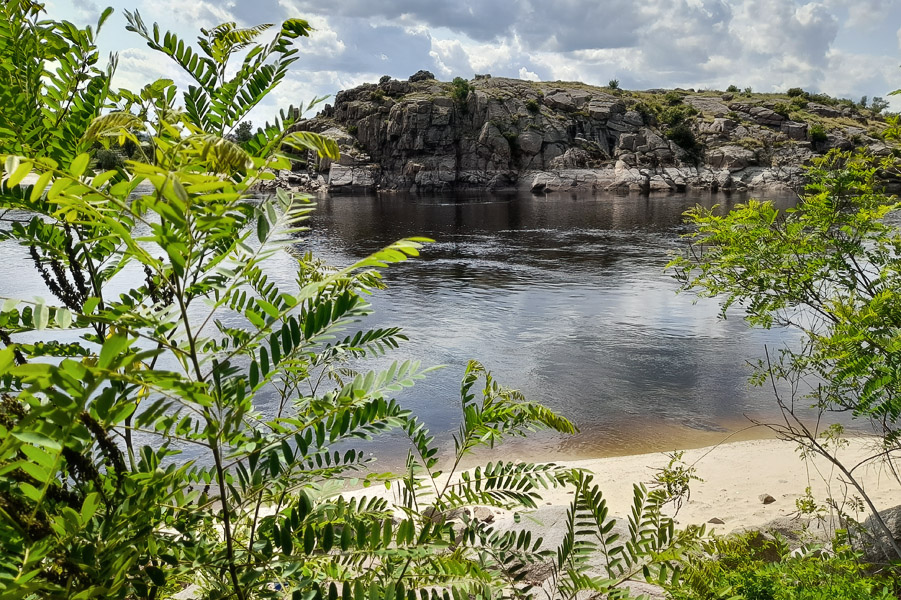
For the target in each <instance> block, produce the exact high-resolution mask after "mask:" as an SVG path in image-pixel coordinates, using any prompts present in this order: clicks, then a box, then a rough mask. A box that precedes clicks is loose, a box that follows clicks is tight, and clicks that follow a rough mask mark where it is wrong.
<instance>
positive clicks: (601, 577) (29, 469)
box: [0, 1, 698, 600]
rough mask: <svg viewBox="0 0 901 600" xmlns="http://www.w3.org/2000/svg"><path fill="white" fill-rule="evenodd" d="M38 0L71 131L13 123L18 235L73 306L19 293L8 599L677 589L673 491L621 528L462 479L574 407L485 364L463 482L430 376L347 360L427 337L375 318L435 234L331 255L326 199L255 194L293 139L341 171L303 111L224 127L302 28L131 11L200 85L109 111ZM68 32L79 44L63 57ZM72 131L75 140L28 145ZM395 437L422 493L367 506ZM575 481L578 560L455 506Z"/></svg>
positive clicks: (519, 473) (5, 35)
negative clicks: (378, 461)
mask: <svg viewBox="0 0 901 600" xmlns="http://www.w3.org/2000/svg"><path fill="white" fill-rule="evenodd" d="M40 9H41V7H40V5H38V4H36V3H32V2H26V1H18V2H16V1H13V2H8V3H5V4H4V5H3V6H2V9H0V10H2V11H4V16H5V17H6V20H7V21H8V23H7V24H8V25H9V27H8V28H7V29H6V30H2V27H0V34H2V35H0V57H2V60H3V63H4V66H5V67H6V69H5V71H4V72H6V73H9V72H10V67H11V65H16V64H20V63H23V62H27V63H28V64H29V65H31V64H32V63H31V62H28V61H34V63H35V64H37V65H39V66H38V67H35V68H36V69H37V71H39V72H40V76H34V77H32V78H31V79H29V80H28V82H30V83H29V85H23V86H22V87H20V88H18V90H19V93H21V94H24V95H25V96H26V98H25V100H26V101H27V102H28V103H31V104H34V105H35V106H37V107H38V112H40V113H41V114H42V115H44V116H45V117H47V115H50V117H53V118H50V117H47V118H41V119H38V120H35V121H28V120H26V121H21V122H17V123H16V124H14V125H15V127H19V129H20V130H21V131H19V130H16V129H15V127H13V126H9V127H7V128H6V129H3V130H2V132H0V133H2V136H0V137H2V143H3V144H4V145H3V146H2V147H3V148H4V150H3V154H2V156H0V163H2V185H0V206H2V209H3V210H4V211H8V212H7V213H5V215H6V216H5V221H4V224H5V227H4V229H3V230H2V233H0V238H2V239H3V240H5V241H8V242H9V241H12V242H16V243H18V244H20V245H21V246H22V247H23V248H25V249H26V251H27V252H28V254H29V255H30V256H31V258H32V260H33V262H34V264H35V268H36V270H37V271H38V273H39V274H40V276H41V277H42V279H43V280H44V282H45V284H46V286H47V288H48V292H49V294H50V295H51V296H52V298H53V299H52V300H51V301H49V302H48V301H45V300H41V299H35V300H25V299H18V298H3V301H4V302H3V305H2V309H0V341H2V349H0V542H2V548H3V552H2V553H0V598H3V599H6V598H93V597H102V598H154V599H156V598H163V597H169V596H171V595H173V594H174V593H175V592H179V591H181V590H183V588H185V587H186V586H189V585H193V586H196V587H195V588H194V589H193V590H189V591H190V592H191V593H192V594H193V595H195V596H198V597H204V598H237V599H239V600H244V599H248V598H266V597H285V596H286V595H287V594H290V595H291V596H292V597H293V598H304V599H313V598H325V597H328V598H329V599H330V600H332V599H335V598H338V597H341V598H342V599H348V600H349V599H350V598H354V599H355V600H356V599H359V598H364V597H366V598H370V599H372V600H375V599H381V598H385V599H387V598H392V599H398V600H399V599H404V598H406V599H408V600H414V599H416V598H420V599H424V598H434V599H438V598H442V599H447V600H450V598H454V599H459V598H464V597H479V598H493V597H526V596H529V595H532V594H534V593H535V592H534V591H533V589H532V588H533V585H534V584H533V583H532V581H531V580H530V579H529V578H527V577H526V574H527V571H528V569H529V568H530V566H531V565H534V564H536V563H539V562H544V563H549V564H550V565H551V568H552V577H551V580H550V582H549V583H547V584H546V586H545V591H546V592H547V593H549V594H550V595H552V596H555V597H562V598H575V597H576V596H577V595H579V594H580V593H582V592H584V591H591V592H596V593H608V592H609V593H611V594H613V595H614V596H622V595H624V594H625V592H624V591H622V590H620V587H621V586H622V584H623V583H624V582H626V581H627V580H629V579H630V578H633V577H638V576H647V577H652V578H655V580H665V579H668V578H670V577H671V576H672V575H673V571H672V570H671V569H669V568H668V565H670V564H671V562H672V561H674V560H676V559H677V558H678V557H679V556H680V552H681V551H682V549H683V548H685V547H689V546H690V545H691V544H692V543H693V541H694V540H695V538H696V536H697V535H698V532H696V531H691V532H688V533H685V532H679V531H677V530H675V528H674V526H673V522H672V520H671V519H669V518H667V517H666V516H664V515H663V513H662V510H661V507H662V505H663V504H664V503H665V502H666V501H667V500H668V498H667V496H666V494H665V493H663V492H662V491H655V492H647V491H646V490H645V489H644V488H642V487H640V486H639V487H638V488H636V493H635V504H634V506H633V509H632V514H631V515H630V516H629V519H628V523H627V530H628V531H627V534H625V535H624V536H623V537H622V539H620V537H618V535H617V534H614V533H612V531H613V528H614V525H615V523H614V520H613V519H612V518H611V517H610V516H609V515H608V514H607V510H606V507H605V503H604V500H603V496H602V495H601V493H600V490H599V489H598V487H597V486H596V485H595V484H594V483H593V479H592V477H591V476H590V475H588V474H585V473H582V472H579V471H572V470H569V469H561V468H559V467H557V466H555V465H549V464H528V463H517V462H503V461H502V462H494V463H490V464H488V465H485V466H483V467H480V468H477V469H474V470H472V471H466V472H462V473H458V472H457V468H458V467H459V465H460V464H461V461H462V460H463V458H464V457H465V456H466V455H467V454H469V453H470V452H472V451H473V450H475V449H476V448H479V447H484V446H488V447H493V446H495V445H496V444H498V443H501V442H502V441H503V440H504V439H506V438H508V437H510V436H518V435H525V434H527V433H528V432H530V431H532V430H535V429H541V428H551V429H554V430H556V431H559V432H562V433H571V432H573V431H574V427H573V426H572V424H570V423H569V421H567V420H566V419H564V418H562V417H560V416H558V415H556V414H554V413H553V412H551V411H550V410H548V409H547V408H545V407H543V406H541V405H539V404H536V403H533V402H529V401H527V400H526V399H525V398H523V397H522V395H521V394H519V393H518V392H515V391H512V390H509V389H507V388H504V387H503V386H501V385H499V384H497V382H495V381H494V380H493V378H492V377H491V375H490V373H489V372H488V371H487V370H486V369H485V368H484V367H482V366H481V365H479V364H478V363H475V362H473V363H470V364H469V366H468V368H467V369H466V372H465V374H464V378H463V384H462V386H461V403H460V409H461V426H460V430H459V432H458V433H457V434H456V435H455V437H454V441H455V447H454V453H453V455H452V463H453V464H452V468H451V469H450V471H449V472H446V473H443V474H442V473H441V470H440V468H439V448H438V447H437V446H436V445H435V443H434V438H433V437H432V436H431V435H430V434H429V432H428V431H427V430H426V429H425V427H424V426H423V425H422V424H421V423H420V422H419V421H417V420H416V418H415V417H414V416H413V415H412V414H410V412H409V411H407V410H405V409H404V408H403V407H402V406H401V405H400V404H399V403H398V402H397V401H396V400H394V399H393V398H392V395H393V394H395V393H397V392H399V391H401V390H403V389H405V388H408V387H410V386H411V385H413V384H414V382H415V381H416V380H418V379H421V378H422V377H423V376H424V375H425V373H426V372H427V371H428V369H423V368H421V366H420V364H419V363H418V362H416V361H403V362H394V363H391V364H390V365H389V366H387V367H386V368H384V369H383V370H379V371H363V370H360V369H357V370H351V369H350V365H349V363H348V361H349V360H353V361H356V363H359V362H360V361H363V360H364V359H366V358H367V357H372V356H381V355H383V354H384V353H385V352H387V351H389V350H393V349H394V348H396V347H398V346H399V344H400V343H401V342H402V341H403V340H404V339H405V338H404V336H403V333H402V332H401V331H400V329H398V328H381V329H365V328H361V325H359V321H360V319H362V318H363V317H364V316H365V315H366V314H368V312H369V311H370V307H369V304H368V303H367V302H366V300H365V298H366V296H367V295H369V294H371V293H373V292H375V291H376V290H378V289H379V288H381V287H382V282H381V276H380V271H381V270H382V269H384V268H386V267H387V266H389V265H391V264H394V263H398V262H402V261H404V260H406V259H408V258H409V257H412V256H416V255H417V254H418V252H419V249H420V247H421V245H422V244H423V243H425V242H426V241H427V240H424V239H419V238H410V239H404V240H400V241H398V242H396V243H394V244H392V245H391V246H389V247H387V248H384V249H382V250H380V251H378V252H375V253H374V254H372V255H370V256H368V257H366V258H363V259H362V260H360V261H358V262H356V263H354V264H352V265H348V266H345V267H343V268H337V267H329V266H327V265H324V264H322V263H321V262H319V261H317V260H316V259H315V258H313V257H312V256H311V255H309V254H303V253H300V252H298V251H297V244H298V241H299V240H300V239H301V238H300V237H299V236H300V234H301V233H302V223H303V220H304V218H305V217H306V216H307V214H308V213H309V212H310V211H311V210H312V208H313V207H312V205H310V204H309V203H308V202H307V200H305V199H304V198H298V197H295V196H292V195H290V194H287V193H285V192H284V191H279V192H278V193H277V194H276V195H275V196H273V197H267V198H262V199H260V198H257V197H256V194H255V192H254V191H253V190H254V186H255V185H256V184H257V183H258V182H259V181H261V180H265V179H271V178H272V174H271V171H272V170H276V169H282V168H287V166H288V164H289V157H288V156H286V155H285V154H283V151H285V150H286V149H292V150H297V151H302V152H306V151H315V152H318V153H320V154H322V155H326V156H329V157H330V158H333V159H334V158H337V148H336V146H335V144H334V142H331V141H330V140H326V139H324V138H321V137H319V136H317V135H314V134H309V133H303V132H294V133H289V132H288V131H287V127H288V125H290V122H291V120H292V119H293V111H288V115H287V116H284V115H283V116H282V117H281V118H280V119H279V120H277V121H276V122H275V123H273V124H268V125H266V126H264V127H262V128H259V129H258V130H257V132H256V133H255V134H254V136H253V137H252V138H251V139H250V140H248V141H247V142H246V143H245V144H244V145H243V147H242V146H238V145H237V144H235V143H233V142H231V141H229V139H228V138H227V136H228V135H229V134H230V133H231V130H232V129H233V127H234V126H235V125H236V124H238V123H239V122H240V120H241V118H242V117H243V116H244V115H246V113H247V112H248V111H249V110H250V109H251V108H252V107H253V106H256V105H257V104H258V103H259V101H260V100H261V99H262V98H263V97H264V96H265V95H266V94H267V93H268V92H269V91H271V89H272V88H273V87H274V86H275V85H277V84H278V82H279V81H280V80H281V79H282V78H283V76H284V73H285V69H286V68H287V66H288V65H289V64H290V63H291V62H292V60H293V56H294V53H295V52H296V50H295V49H294V47H293V44H294V43H295V40H296V39H297V38H299V37H303V36H305V35H306V32H307V30H308V27H307V25H306V23H305V22H304V21H301V20H296V19H295V20H290V21H287V22H285V23H284V24H282V26H281V28H280V29H277V30H276V33H275V36H274V38H273V41H271V42H269V43H258V37H259V36H260V35H261V34H262V33H263V32H265V31H267V30H268V29H270V28H269V27H268V26H260V27H256V28H250V29H240V28H237V27H236V26H235V25H233V24H225V25H222V26H219V27H216V28H213V29H212V30H209V31H203V32H202V35H201V37H200V38H199V40H198V44H197V48H194V47H192V46H191V45H190V44H187V43H185V42H184V41H183V40H181V39H179V38H177V37H176V36H174V35H173V34H171V33H161V32H160V30H159V28H158V27H157V26H156V25H154V26H152V27H147V26H145V25H144V23H143V21H142V20H141V18H140V16H139V15H138V14H137V13H128V14H127V18H128V21H129V29H131V30H133V31H135V32H136V33H138V34H139V35H141V36H142V37H143V38H144V39H145V40H146V41H147V42H148V44H150V45H151V47H153V48H154V49H156V50H158V51H160V52H161V53H163V54H164V55H167V56H169V57H171V59H172V60H174V61H175V62H176V63H177V64H178V65H180V66H181V67H182V68H183V69H184V70H186V71H187V72H188V75H189V76H190V77H191V78H192V79H193V80H194V82H195V84H196V85H192V86H190V87H189V88H188V90H187V91H185V92H184V93H182V94H181V95H179V91H178V90H177V89H176V87H175V86H174V85H173V84H172V82H171V81H168V80H159V81H156V82H153V83H150V84H148V85H147V86H145V87H144V88H143V89H141V90H140V91H138V92H131V91H128V90H118V91H115V92H114V91H111V90H109V89H108V86H107V84H106V83H104V81H105V80H103V81H101V83H102V84H103V87H101V91H100V92H97V94H99V95H98V96H97V97H96V98H95V100H96V101H94V102H93V103H88V102H86V100H85V99H86V98H88V96H89V97H90V98H94V96H93V95H92V94H94V93H95V92H89V90H93V89H94V88H92V87H91V86H92V85H93V84H91V83H85V80H84V78H83V77H81V76H79V75H77V73H79V72H80V71H78V68H77V67H78V66H79V65H82V64H86V65H88V67H85V68H93V67H92V66H91V65H93V62H91V61H93V60H95V54H96V48H95V47H94V46H93V38H91V37H90V35H88V33H86V31H87V30H85V31H82V32H81V33H79V32H78V31H75V30H74V29H73V27H72V26H71V25H70V24H66V23H64V22H55V21H49V20H44V21H41V20H39V17H40ZM106 14H107V13H104V16H105V15H106ZM26 34H27V35H26ZM16 36H19V37H16ZM21 36H25V37H24V38H23V37H21ZM27 36H32V37H31V38H27ZM55 36H56V37H55ZM70 37H71V38H78V39H80V40H82V41H83V42H84V43H79V44H76V43H74V42H73V43H69V42H66V40H68V39H69V38H70ZM26 38H27V39H26ZM47 39H49V40H57V41H58V40H63V42H59V44H61V45H60V46H59V48H58V49H57V50H58V51H55V52H53V53H50V54H47V53H45V47H46V44H44V43H43V40H47ZM64 42H65V43H64ZM63 46H66V47H67V48H68V49H69V50H68V51H63V49H62V48H63ZM239 53H243V55H242V56H243V59H242V62H241V63H240V66H239V67H238V69H237V72H236V74H235V75H230V73H232V72H233V71H232V69H230V68H229V67H228V65H229V62H230V60H231V59H236V58H238V56H239ZM53 60H56V61H59V63H60V66H59V71H58V73H59V74H60V75H59V77H58V78H57V79H54V78H53V76H52V75H51V74H48V73H49V72H48V71H47V69H48V68H49V67H48V64H49V61H53ZM92 72H93V71H92ZM103 72H104V73H106V72H108V73H110V74H111V72H112V66H111V67H110V70H109V71H103ZM70 76H71V78H72V79H71V82H72V83H71V85H72V86H74V87H72V88H71V89H73V90H75V91H74V92H72V95H71V97H72V98H78V99H77V100H74V99H73V100H72V104H73V105H76V106H78V107H79V110H81V109H85V110H87V112H86V113H85V115H89V117H90V118H88V117H86V116H84V115H82V116H78V117H73V116H71V115H70V113H69V112H67V110H68V109H65V108H64V107H65V106H66V104H65V103H63V104H62V105H61V106H62V108H61V107H60V105H58V104H57V103H56V97H57V96H58V95H59V94H58V93H57V92H55V91H52V90H51V89H50V87H53V86H56V87H59V86H60V85H61V83H60V82H62V85H63V87H66V86H67V85H69V84H66V83H65V81H68V80H65V81H64V80H63V79H62V78H63V77H70ZM32 84H33V85H32ZM29 86H30V87H29ZM48 86H50V87H48ZM66 89H70V88H69V87H66ZM86 94H87V96H86ZM47 96H50V97H52V98H51V99H50V100H48V99H47ZM179 97H180V98H181V100H182V104H179V103H178V99H179ZM29 105H30V104H29ZM60 111H62V112H60ZM79 114H80V113H79ZM8 122H12V121H8ZM60 126H62V127H64V128H68V129H66V132H67V133H66V134H65V135H67V136H69V137H63V138H62V139H63V140H64V142H65V144H63V145H59V144H56V142H49V143H48V144H45V145H41V144H37V143H31V142H29V143H28V144H26V143H24V142H22V141H21V139H25V138H23V137H22V135H20V133H24V134H27V135H26V137H28V136H32V133H33V134H34V136H32V137H28V139H40V140H44V139H47V140H49V139H51V138H53V136H58V135H59V132H60V129H59V127H60ZM32 129H33V130H34V132H32ZM139 134H140V137H139ZM17 136H18V137H17ZM35 136H36V137H35ZM73 136H74V137H73ZM129 141H130V142H132V143H134V144H136V146H138V147H140V148H142V151H141V152H136V153H135V156H134V159H133V160H127V161H125V162H124V164H122V165H117V166H116V168H113V169H109V170H105V171H98V172H95V171H93V170H91V168H90V165H91V164H92V158H96V156H94V157H92V155H91V152H94V151H96V149H97V148H98V147H99V148H112V147H114V146H116V145H122V144H124V143H127V142H129ZM278 256H280V257H281V260H286V259H288V260H294V261H296V265H297V268H296V272H295V274H294V278H293V280H289V281H285V280H284V278H281V279H280V278H277V277H276V276H275V275H274V274H273V273H271V272H270V270H269V269H268V268H267V266H268V265H269V264H270V262H271V261H272V260H274V259H275V258H276V257H278ZM389 430H394V431H395V432H399V433H403V434H404V435H406V436H407V437H409V439H410V442H411V452H410V454H409V457H408V460H407V467H406V472H405V473H404V474H401V477H400V478H399V480H398V481H397V482H396V483H394V484H393V485H392V488H393V489H396V490H398V493H399V499H398V500H397V501H396V502H389V500H388V499H386V498H385V497H384V496H381V495H378V494H372V495H370V496H367V495H365V494H360V493H355V494H347V493H343V492H342V491H341V484H342V483H343V482H345V481H348V480H351V481H355V482H357V483H360V482H362V483H363V484H364V485H366V484H371V483H373V482H382V481H383V480H385V479H386V478H388V477H389V475H388V474H380V473H373V472H371V471H370V469H371V461H372V459H371V458H370V457H369V455H368V454H367V453H366V452H365V451H363V450H362V449H361V446H360V444H361V441H362V440H365V439H368V438H370V437H373V436H377V435H380V434H382V433H384V432H387V431H389ZM180 454H181V455H182V456H179V455H180ZM559 485H572V486H573V487H574V489H575V491H574V494H575V500H574V503H573V505H572V507H571V508H570V513H569V519H568V523H567V526H566V531H565V540H564V543H563V544H562V546H561V547H560V548H558V549H557V550H556V551H554V550H553V549H548V548H544V547H543V543H542V541H541V540H539V539H537V538H533V537H532V534H531V533H530V532H528V531H523V532H521V533H514V532H511V531H506V532H505V531H501V530H495V529H493V528H492V527H491V525H490V524H487V523H485V522H482V521H478V520H475V519H470V518H468V517H464V518H463V519H462V522H459V521H457V520H454V519H452V518H451V517H452V516H453V514H454V511H455V510H457V509H459V508H462V507H465V506H471V505H481V506H485V505H487V506H492V507H497V508H502V509H511V510H518V511H523V510H529V509H533V508H535V507H536V506H537V505H538V500H539V499H540V497H541V493H542V490H543V489H545V488H547V487H553V486H559ZM597 557H600V558H602V559H603V563H602V564H595V563H592V562H591V561H592V560H593V558H597ZM542 593H544V592H542Z"/></svg>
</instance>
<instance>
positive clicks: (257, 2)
mask: <svg viewBox="0 0 901 600" xmlns="http://www.w3.org/2000/svg"><path fill="white" fill-rule="evenodd" d="M107 4H111V5H112V6H113V7H114V8H115V9H116V12H115V14H114V16H113V17H111V18H110V20H109V21H108V22H107V25H106V26H105V28H104V30H103V32H102V33H101V36H100V42H101V47H102V48H103V49H104V50H107V51H116V52H118V53H119V71H118V84H119V85H121V86H126V87H139V86H140V85H142V84H143V83H146V82H148V81H151V80H153V79H155V78H157V77H169V78H173V79H176V81H178V82H180V83H184V82H185V81H186V80H185V79H184V78H183V77H181V76H180V74H179V73H178V70H177V69H175V68H173V66H171V65H170V64H169V63H167V62H166V59H165V57H161V56H158V55H155V54H154V53H153V52H152V51H151V50H150V49H149V48H147V47H146V46H143V44H142V42H141V41H140V40H139V38H138V37H137V36H136V35H135V34H132V33H129V32H126V31H125V28H124V25H125V20H124V18H123V16H122V10H123V9H131V8H137V9H138V10H139V11H140V12H141V14H142V16H143V17H144V20H145V22H147V23H151V22H154V21H155V22H159V23H160V25H161V28H163V29H171V30H173V31H175V32H178V33H179V34H181V35H182V36H184V37H185V38H187V39H189V40H193V39H194V37H195V35H196V31H197V28H199V27H208V26H211V25H215V24H218V23H221V22H223V21H237V22H238V23H239V24H243V25H252V24H257V23H264V22H278V21H280V20H281V19H284V18H287V17H291V16H296V17H302V18H305V19H307V20H308V21H310V23H311V24H312V25H313V26H314V27H315V28H316V31H315V32H314V33H313V34H312V36H311V37H310V38H309V39H307V40H303V41H302V42H301V45H300V50H301V53H300V54H301V58H300V60H298V61H297V62H296V63H295V64H294V68H293V72H292V74H291V76H290V80H288V81H286V82H285V83H284V84H283V85H282V86H281V87H280V88H279V90H278V91H277V92H276V94H275V95H274V97H273V98H272V99H271V100H270V101H269V102H268V103H267V106H265V107H263V109H262V110H258V111H256V113H255V114H254V115H253V117H254V118H255V119H257V118H259V119H262V118H265V117H266V116H267V115H269V114H271V111H272V110H274V108H275V107H276V106H283V105H288V104H292V103H293V104H295V105H297V104H299V103H301V102H303V101H307V100H309V99H310V98H312V97H313V96H317V95H325V94H334V93H335V92H337V91H338V90H340V89H346V88H349V87H353V86H355V85H358V84H360V83H364V82H373V81H377V80H378V78H379V77H380V76H382V75H391V76H392V77H397V78H406V77H408V76H409V75H411V74H412V73H414V72H416V71H417V70H419V69H428V70H430V71H432V72H434V73H435V74H436V76H438V78H439V79H446V80H448V79H452V78H453V77H456V76H461V77H464V78H467V79H468V78H471V77H472V76H473V74H474V73H491V74H493V75H495V76H500V75H503V76H508V77H520V78H523V79H540V80H565V81H573V80H577V81H584V82H587V83H593V84H602V85H603V84H606V83H607V82H608V81H609V80H610V79H618V80H619V81H620V85H621V86H622V87H623V88H626V89H646V88H654V87H683V88H696V89H725V88H726V87H727V86H729V85H730V84H735V85H738V86H739V87H741V88H745V87H748V86H750V87H751V88H753V89H754V90H755V91H782V90H785V89H787V88H789V87H795V86H800V87H803V88H804V89H807V90H810V91H822V92H826V93H829V94H832V95H835V96H840V97H848V98H853V99H855V100H857V99H859V98H860V97H861V96H864V95H866V96H869V97H870V98H872V97H874V96H883V97H884V96H886V95H887V93H888V92H889V91H891V90H894V89H897V88H901V68H899V66H901V29H899V27H901V0H820V1H818V2H805V1H804V0H520V1H513V0H339V1H338V2H322V1H321V0H319V1H312V0H224V1H221V2H216V1H206V0H189V1H187V2H185V1H183V0H128V1H126V2H120V1H114V2H108V3H105V2H102V1H101V0H51V1H49V2H47V8H48V13H49V15H50V16H51V17H54V18H65V19H69V20H72V21H75V22H78V23H90V22H93V21H95V20H96V16H97V15H98V14H99V12H100V10H101V9H102V8H103V7H104V6H106V5H107ZM892 108H893V109H894V110H901V98H896V99H894V100H892Z"/></svg>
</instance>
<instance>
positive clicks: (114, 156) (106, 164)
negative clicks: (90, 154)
mask: <svg viewBox="0 0 901 600" xmlns="http://www.w3.org/2000/svg"><path fill="white" fill-rule="evenodd" d="M94 158H95V159H96V160H97V166H98V167H99V168H101V169H103V170H104V171H109V170H110V169H118V168H120V167H122V166H123V165H125V161H124V160H122V156H121V155H120V154H119V153H118V152H116V151H115V150H110V149H108V148H100V149H98V150H97V153H96V154H95V155H94Z"/></svg>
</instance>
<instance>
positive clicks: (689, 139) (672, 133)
mask: <svg viewBox="0 0 901 600" xmlns="http://www.w3.org/2000/svg"><path fill="white" fill-rule="evenodd" d="M666 137H667V138H669V139H670V140H672V141H673V142H675V144H676V145H677V146H679V147H680V148H682V149H683V150H685V151H686V152H687V153H688V155H689V156H691V157H694V158H696V159H697V158H698V157H700V155H701V153H702V152H703V147H702V145H701V143H700V142H698V139H697V138H696V137H695V134H694V131H692V129H691V127H690V126H689V125H688V124H687V123H678V124H677V125H675V126H673V127H670V128H669V129H667V130H666Z"/></svg>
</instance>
